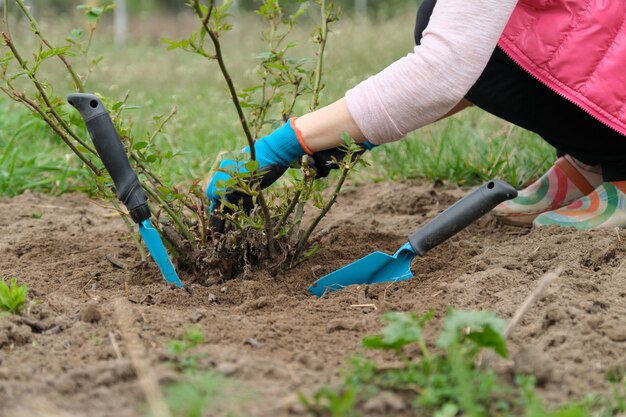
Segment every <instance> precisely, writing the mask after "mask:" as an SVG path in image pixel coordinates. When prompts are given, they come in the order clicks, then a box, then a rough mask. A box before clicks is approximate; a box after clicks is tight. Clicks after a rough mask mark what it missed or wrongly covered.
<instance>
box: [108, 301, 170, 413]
mask: <svg viewBox="0 0 626 417" xmlns="http://www.w3.org/2000/svg"><path fill="white" fill-rule="evenodd" d="M114 306H115V316H116V321H117V325H118V328H119V330H120V334H121V336H122V339H123V340H124V341H125V342H126V349H127V350H128V356H130V360H131V362H132V364H133V367H134V368H135V372H136V373H137V378H138V379H139V385H140V386H141V388H142V390H143V392H144V394H145V395H146V400H147V402H148V406H149V407H150V411H151V412H152V415H153V416H154V417H172V416H171V413H170V411H169V408H168V406H167V403H166V402H165V398H164V397H163V392H161V388H160V387H159V383H158V381H157V379H156V378H155V377H154V376H153V375H152V365H151V364H150V362H149V361H148V359H147V358H146V352H145V349H144V346H143V345H142V343H141V340H140V339H139V336H138V335H137V333H135V331H134V330H133V323H132V317H133V314H132V307H130V305H129V304H128V302H127V301H126V300H124V299H123V298H118V299H116V300H115V303H114Z"/></svg>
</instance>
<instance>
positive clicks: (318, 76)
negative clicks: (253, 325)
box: [311, 0, 332, 110]
mask: <svg viewBox="0 0 626 417" xmlns="http://www.w3.org/2000/svg"><path fill="white" fill-rule="evenodd" d="M331 8H332V6H331ZM320 13H321V16H322V22H321V24H320V29H319V46H318V49H317V66H316V68H315V81H314V83H313V103H312V105H311V110H315V109H317V108H318V107H319V105H320V92H321V91H322V71H323V69H324V51H325V49H326V42H327V40H328V21H329V16H328V14H327V13H326V0H320Z"/></svg>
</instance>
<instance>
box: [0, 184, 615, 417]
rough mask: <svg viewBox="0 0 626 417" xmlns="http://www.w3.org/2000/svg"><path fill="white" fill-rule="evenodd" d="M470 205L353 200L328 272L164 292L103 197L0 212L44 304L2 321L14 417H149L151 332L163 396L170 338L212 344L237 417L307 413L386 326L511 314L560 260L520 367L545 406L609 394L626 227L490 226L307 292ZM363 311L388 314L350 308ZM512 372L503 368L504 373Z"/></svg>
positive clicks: (5, 245)
mask: <svg viewBox="0 0 626 417" xmlns="http://www.w3.org/2000/svg"><path fill="white" fill-rule="evenodd" d="M464 192H465V191H464V190H458V189H452V188H449V187H445V186H438V187H436V188H433V186H431V185H429V184H423V183H415V182H400V183H379V184H373V185H368V186H363V187H360V188H358V189H357V188H352V189H348V191H347V192H346V194H344V196H343V197H341V198H340V200H339V203H338V204H337V206H336V207H335V208H334V209H333V212H332V213H331V215H329V216H328V218H327V219H326V220H325V221H324V223H323V224H322V225H321V228H320V229H319V230H320V236H319V238H320V239H321V242H322V243H323V249H322V250H321V251H320V252H319V253H318V255H317V256H316V257H315V258H314V259H312V260H310V261H308V262H307V263H305V264H302V265H300V266H299V267H297V268H296V269H294V270H291V271H287V272H285V273H283V274H280V275H279V276H277V277H271V276H269V275H268V274H265V273H263V272H258V273H256V274H255V275H254V277H253V279H248V280H241V279H239V280H234V281H229V282H226V283H218V282H216V281H217V280H216V277H206V279H207V280H208V281H209V282H213V284H212V285H210V286H203V285H199V284H193V285H192V288H191V289H192V291H191V292H187V291H185V290H181V289H175V288H169V287H167V286H166V285H165V284H164V281H162V279H161V277H160V274H159V272H158V270H157V269H156V266H155V265H153V264H152V263H147V264H142V263H141V262H140V259H139V256H138V254H137V253H136V250H135V248H134V244H133V243H132V242H131V241H130V240H129V237H128V234H127V232H126V230H125V228H124V226H123V224H122V222H121V220H120V219H119V218H116V217H115V216H114V215H113V216H112V214H113V213H112V211H111V210H109V209H108V208H105V207H103V206H101V205H100V204H99V203H97V202H92V201H89V200H88V199H87V198H86V197H84V196H82V195H66V196H62V197H49V196H39V195H33V194H25V195H22V196H20V197H17V198H14V199H4V200H2V199H0V210H1V211H2V216H0V277H4V278H6V277H11V276H14V277H16V278H18V280H20V281H21V282H26V283H27V284H28V285H29V288H30V299H31V303H30V305H29V307H28V309H27V310H26V311H25V313H24V314H22V315H21V316H4V317H3V318H0V415H1V416H7V417H16V416H35V415H36V416H87V415H88V416H90V417H104V416H119V417H126V416H140V415H144V410H145V407H144V393H143V391H142V389H141V387H140V384H139V382H138V379H137V375H136V369H135V367H134V366H133V364H132V363H131V361H130V359H129V340H128V337H127V335H128V334H131V333H132V334H137V335H139V337H140V340H141V343H142V344H143V346H144V347H145V349H146V350H145V352H146V353H145V359H146V360H147V361H148V363H149V364H150V366H151V372H152V373H153V375H154V377H155V378H156V379H158V380H159V381H160V382H161V383H163V384H165V383H167V382H170V381H172V380H175V379H176V378H177V376H176V374H175V373H173V371H172V370H171V367H170V366H169V365H167V363H165V362H166V359H167V357H168V354H167V350H166V347H167V343H168V341H170V340H171V339H173V338H177V337H180V336H181V335H182V334H183V332H184V331H185V329H187V328H189V327H195V328H198V329H201V330H202V331H203V332H204V333H205V334H206V337H207V344H206V345H205V346H203V347H202V351H203V352H205V353H206V354H208V360H209V364H210V366H211V367H213V368H214V369H215V370H216V371H217V372H220V373H222V374H224V375H226V376H228V377H230V378H232V379H233V380H234V381H236V384H237V385H238V388H240V389H241V390H242V391H246V392H249V393H251V398H252V400H251V401H248V402H247V403H245V404H243V405H241V407H240V410H239V412H240V414H241V415H251V416H268V417H269V416H272V417H275V416H282V415H291V414H298V413H301V407H300V406H299V405H298V401H297V393H299V392H304V393H310V392H312V391H313V390H315V389H316V388H317V387H319V386H320V385H322V384H327V383H333V382H336V381H337V380H338V377H339V372H340V370H341V369H342V367H344V366H345V364H346V360H347V358H348V357H350V356H352V355H354V354H356V353H359V352H362V349H361V348H360V339H361V338H362V337H363V336H365V335H366V334H372V333H376V332H377V331H379V330H380V328H381V326H382V325H381V322H380V321H379V316H380V315H381V313H383V312H385V311H389V310H400V311H418V312H425V311H427V310H435V311H437V316H438V317H442V316H443V313H444V312H445V309H446V306H452V307H454V308H459V309H491V310H493V311H495V312H496V313H497V314H499V315H500V316H502V317H504V318H510V317H511V316H512V315H513V314H514V312H515V311H516V310H517V308H518V306H519V305H520V304H521V303H522V301H523V300H524V299H525V298H526V296H527V295H528V294H529V293H530V292H531V291H532V289H533V288H534V286H535V284H536V282H537V279H538V278H539V277H540V276H541V275H542V274H544V273H545V272H547V271H550V270H553V269H555V268H556V267H557V266H559V265H563V266H564V268H565V269H564V273H563V274H562V275H561V277H560V278H558V279H557V280H556V281H554V282H553V283H552V284H551V286H550V287H549V289H548V290H547V292H546V294H545V295H544V296H543V298H542V299H541V300H540V301H539V302H538V303H537V305H535V307H534V308H533V309H532V310H531V312H530V313H529V314H528V315H527V316H525V318H524V319H523V321H522V322H521V324H520V325H519V327H517V329H516V330H515V332H514V333H513V335H512V338H511V351H512V353H513V355H512V356H513V358H515V357H516V355H517V352H520V350H523V351H525V352H526V353H524V357H523V358H522V357H521V356H518V362H520V363H521V365H524V366H526V367H527V368H530V370H531V371H534V372H536V373H538V374H541V375H540V376H541V377H542V378H544V379H545V380H546V382H545V384H544V385H543V386H542V388H541V393H542V394H543V396H544V397H545V398H546V400H547V401H548V402H550V403H552V404H557V403H559V402H563V401H565V400H567V399H570V398H574V397H581V396H584V395H586V394H587V393H590V392H593V393H606V392H608V390H609V386H608V383H607V382H606V378H605V374H606V372H607V371H609V370H611V369H612V368H614V367H619V366H626V357H625V356H624V351H625V349H626V268H622V261H623V260H625V259H626V256H625V254H626V245H625V242H624V241H623V240H622V239H626V233H624V232H622V233H623V234H624V236H620V234H619V233H618V232H617V231H616V230H606V231H594V232H579V231H573V230H565V229H559V228H545V229H540V230H525V229H517V228H512V227H506V226H501V225H498V224H497V223H496V222H495V221H494V220H493V219H492V218H489V217H485V218H484V219H482V220H480V221H479V222H477V223H476V224H474V225H472V226H470V227H469V228H468V229H466V230H465V231H463V232H461V233H460V234H458V235H457V236H455V237H453V238H452V239H450V240H449V241H447V242H445V243H443V244H442V245H441V246H440V247H437V248H435V249H433V250H432V251H431V252H430V253H428V254H427V255H426V256H424V257H422V258H417V259H416V260H415V261H414V263H413V271H414V274H415V278H414V279H412V280H410V281H406V282H401V283H394V284H380V285H376V286H372V287H370V288H367V289H366V288H363V287H356V288H349V289H346V290H343V291H340V292H336V293H333V294H331V295H330V296H327V297H325V298H322V299H317V298H315V297H312V296H310V295H308V293H307V292H306V288H307V286H308V285H309V284H310V283H312V282H313V281H314V280H315V279H316V278H319V277H321V276H323V275H325V274H326V273H328V272H331V271H333V270H334V269H336V268H338V267H341V266H343V265H345V264H347V263H350V262H352V261H354V260H355V259H358V258H360V257H362V256H364V255H366V254H368V253H370V252H372V251H375V250H382V251H385V252H387V253H392V252H394V251H395V250H396V249H397V248H398V247H399V246H401V245H402V244H403V243H405V241H406V237H407V236H408V234H409V233H410V232H411V231H413V230H414V229H416V228H417V227H418V226H419V225H420V224H422V223H424V222H425V221H426V220H428V219H429V218H432V217H434V216H435V215H436V214H437V213H438V212H439V211H440V210H442V209H443V208H445V207H446V206H448V205H450V204H451V203H452V202H454V201H455V200H456V199H458V198H459V197H460V196H461V195H463V193H464ZM40 215H41V216H40ZM114 264H117V265H114ZM120 267H121V268H120ZM182 278H183V280H185V277H184V276H183V277H182ZM362 304H371V305H373V306H375V307H354V306H355V305H362ZM120 317H126V318H129V317H130V320H120ZM123 323H130V325H126V327H127V328H123V327H124V324H123ZM112 341H115V342H112ZM529 347H532V348H533V349H531V351H534V352H535V353H534V354H532V355H528V349H522V348H529ZM382 359H383V358H381V360H382ZM519 365H520V364H518V366H519ZM513 366H514V365H513V360H511V361H509V362H505V363H502V364H500V368H501V370H502V372H503V373H506V372H509V371H510V369H512V368H513Z"/></svg>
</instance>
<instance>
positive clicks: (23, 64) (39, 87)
mask: <svg viewBox="0 0 626 417" xmlns="http://www.w3.org/2000/svg"><path fill="white" fill-rule="evenodd" d="M2 37H3V39H4V42H5V44H6V46H8V47H9V49H11V52H13V56H14V57H15V60H16V61H17V62H18V63H19V64H20V67H22V69H23V70H24V71H26V73H27V74H28V77H29V78H30V80H31V81H32V82H33V84H34V85H35V87H36V88H37V91H39V94H41V98H42V99H43V101H44V102H45V103H46V106H47V107H48V110H49V111H50V114H51V115H52V117H54V118H55V119H56V120H57V121H58V123H59V124H60V125H61V126H62V127H63V129H64V130H65V131H66V132H67V133H68V134H69V135H70V136H71V137H72V138H74V140H76V141H77V142H78V143H80V144H81V145H82V146H83V147H85V149H87V150H89V151H90V152H91V153H93V154H94V155H96V151H95V150H94V149H93V148H92V147H91V146H89V144H87V143H86V142H85V141H83V140H82V139H81V138H80V137H78V135H76V134H75V133H74V132H73V131H72V129H70V127H69V126H68V125H67V123H65V120H63V118H62V117H61V116H59V114H58V113H57V112H56V110H54V106H53V105H52V103H51V102H50V98H49V97H48V94H47V93H46V89H45V88H44V86H43V85H42V84H41V83H40V82H39V80H38V79H37V77H36V76H35V74H34V73H33V72H32V71H31V70H30V69H29V68H28V65H27V64H26V61H24V60H23V59H22V56H21V55H20V53H19V51H18V50H17V48H16V47H15V45H14V44H13V42H12V41H11V38H10V37H9V35H7V34H6V33H5V32H2ZM72 150H73V149H72Z"/></svg>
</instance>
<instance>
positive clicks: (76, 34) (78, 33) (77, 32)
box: [70, 29, 85, 41]
mask: <svg viewBox="0 0 626 417" xmlns="http://www.w3.org/2000/svg"><path fill="white" fill-rule="evenodd" d="M84 36H85V30H84V29H72V31H71V32H70V39H72V40H73V41H78V40H80V39H82V38H83V37H84Z"/></svg>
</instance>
